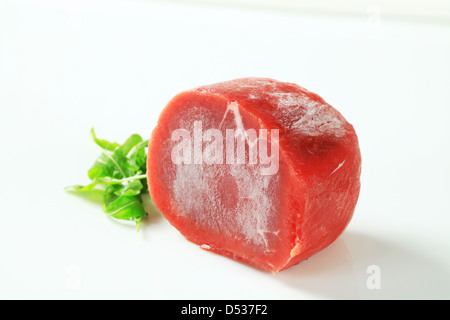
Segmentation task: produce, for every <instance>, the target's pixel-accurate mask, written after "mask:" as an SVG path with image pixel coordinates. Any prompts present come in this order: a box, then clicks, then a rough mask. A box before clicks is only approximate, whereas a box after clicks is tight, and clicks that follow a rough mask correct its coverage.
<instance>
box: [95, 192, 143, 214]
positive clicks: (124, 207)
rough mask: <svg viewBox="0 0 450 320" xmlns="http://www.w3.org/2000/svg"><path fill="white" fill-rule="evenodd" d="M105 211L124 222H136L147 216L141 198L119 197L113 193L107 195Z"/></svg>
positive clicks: (104, 205)
mask: <svg viewBox="0 0 450 320" xmlns="http://www.w3.org/2000/svg"><path fill="white" fill-rule="evenodd" d="M114 189H115V188H114ZM103 210H104V211H105V213H106V214H108V215H110V216H112V217H114V218H116V219H122V220H135V219H138V218H142V217H143V216H145V215H146V212H145V210H144V207H143V206H142V202H141V199H140V197H139V196H131V197H129V196H125V195H123V196H117V195H116V194H115V193H113V192H111V191H109V192H107V193H106V194H105V198H104V204H103Z"/></svg>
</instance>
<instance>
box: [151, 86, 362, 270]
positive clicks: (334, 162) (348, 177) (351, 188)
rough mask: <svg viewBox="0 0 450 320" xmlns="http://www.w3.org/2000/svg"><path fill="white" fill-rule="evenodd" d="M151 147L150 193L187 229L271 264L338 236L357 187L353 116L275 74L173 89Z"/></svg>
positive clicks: (289, 261) (283, 264) (229, 251)
mask: <svg viewBox="0 0 450 320" xmlns="http://www.w3.org/2000/svg"><path fill="white" fill-rule="evenodd" d="M148 152H149V153H148V162H147V169H148V184H149V190H150V194H151V197H152V199H153V202H154V204H155V205H156V207H157V208H158V209H159V210H160V211H161V212H162V213H163V214H164V216H165V217H166V218H167V220H168V221H169V222H170V223H171V224H172V225H173V226H174V227H175V228H177V229H178V230H179V231H180V232H181V234H183V235H184V237H186V239H188V240H189V241H191V242H193V243H195V244H197V245H199V246H201V248H203V249H206V250H210V251H213V252H215V253H219V254H222V255H225V256H228V257H230V258H233V259H236V260H239V261H242V262H245V263H248V264H250V265H253V266H256V267H258V268H261V269H264V270H269V271H272V272H273V273H276V272H278V271H281V270H283V269H286V268H288V267H290V266H293V265H295V264H298V263H299V262H301V261H302V260H305V259H307V258H308V257H310V256H312V255H313V254H315V253H317V252H318V251H320V250H322V249H324V248H325V247H327V246H328V245H330V244H331V243H332V242H333V241H334V240H336V238H337V237H338V236H339V235H340V234H341V233H342V232H343V231H344V229H345V228H346V226H347V225H348V223H349V222H350V219H351V218H352V215H353V212H354V209H355V206H356V202H357V199H358V195H359V190H360V180H359V179H360V172H361V155H360V151H359V145H358V138H357V136H356V134H355V131H354V129H353V126H352V125H351V124H349V123H348V122H347V121H346V120H345V119H344V117H343V116H342V115H341V114H340V113H339V112H338V111H337V110H335V109H334V108H333V107H331V106H330V105H329V104H327V103H326V102H325V101H324V100H323V99H322V98H321V97H320V96H318V95H317V94H314V93H312V92H310V91H308V90H306V89H304V88H302V87H300V86H298V85H296V84H293V83H286V82H280V81H276V80H273V79H267V78H243V79H236V80H231V81H225V82H221V83H217V84H212V85H207V86H202V87H198V88H195V89H192V90H188V91H185V92H182V93H180V94H178V95H176V96H175V97H174V98H173V99H172V100H171V101H170V102H169V103H168V105H167V106H166V107H165V109H164V110H163V112H162V114H161V115H160V118H159V120H158V124H157V126H156V128H155V129H154V131H153V133H152V136H151V139H150V143H149V150H148Z"/></svg>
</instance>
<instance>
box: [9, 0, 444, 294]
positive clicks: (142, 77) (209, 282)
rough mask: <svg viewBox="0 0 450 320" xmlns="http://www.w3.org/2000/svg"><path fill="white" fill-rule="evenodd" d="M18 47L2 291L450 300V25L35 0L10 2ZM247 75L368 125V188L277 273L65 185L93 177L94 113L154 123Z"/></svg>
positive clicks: (105, 126) (103, 130)
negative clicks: (318, 244) (121, 219)
mask: <svg viewBox="0 0 450 320" xmlns="http://www.w3.org/2000/svg"><path fill="white" fill-rule="evenodd" d="M374 18H375V19H374ZM0 45H1V47H0V108H1V117H0V139H1V147H2V152H1V157H0V167H1V169H2V170H1V177H2V183H1V184H0V196H1V200H2V201H1V202H2V205H1V209H0V298H44V299H46V298H59V299H67V298H88V299H91V298H138V299H141V298H150V299H180V298H186V299H202V298H203V299H205V298H206V299H217V298H223V299H265V298H269V299H348V298H363V299H380V298H387V299H392V298H402V299H404V298H406V299H409V298H413V299H415V298H439V299H440V298H445V299H448V298H450V278H449V270H450V257H449V252H450V250H449V249H450V233H449V226H450V197H449V194H450V183H449V181H450V170H449V163H450V152H449V149H448V148H449V145H450V144H449V143H450V134H449V129H448V122H449V119H450V90H449V85H450V59H449V57H450V26H448V25H442V24H438V25H432V24H429V25H427V24H413V23H406V22H395V21H391V20H388V19H383V16H377V17H373V16H370V15H369V14H367V16H360V17H354V18H352V19H350V18H345V17H343V18H341V17H339V16H336V17H333V16H326V17H321V16H318V15H314V16H307V15H301V14H286V15H282V13H270V12H251V11H248V10H247V11H242V12H235V11H233V10H232V9H224V8H219V7H216V8H214V7H205V8H201V7H187V6H181V5H175V4H170V5H164V4H163V3H152V2H144V1H140V2H134V1H122V2H110V1H104V2H101V1H73V2H67V1H23V0H21V1H1V2H0ZM244 76H264V77H272V78H276V79H279V80H283V81H291V82H295V83H298V84H300V85H302V86H304V87H306V88H307V89H310V90H312V91H314V92H316V93H318V94H320V95H321V96H322V97H324V99H325V100H327V101H328V102H329V103H330V104H332V105H333V106H334V107H336V108H337V109H338V110H340V111H341V112H342V114H343V115H344V116H345V117H346V118H347V119H348V120H349V121H350V122H351V123H353V124H354V126H355V128H356V130H357V133H358V135H359V138H360V144H361V150H362V156H363V172H362V190H361V196H360V200H359V203H358V205H357V208H356V212H355V215H354V218H353V220H352V222H351V223H350V225H349V227H348V229H347V230H346V232H345V233H344V234H343V235H342V236H341V237H340V238H339V239H338V240H337V241H336V242H335V243H334V244H332V245H331V246H330V247H329V248H327V249H326V250H324V251H322V252H320V253H319V254H317V255H315V256H314V257H312V258H311V259H309V260H308V261H305V262H303V263H301V264H300V265H298V266H295V267H293V268H291V269H288V270H286V271H283V272H281V273H279V274H277V275H275V276H274V275H272V274H267V273H265V272H260V271H258V270H255V269H253V268H251V267H248V266H246V265H243V264H240V263H237V262H234V261H232V260H229V259H227V258H223V257H221V256H218V255H215V254H211V253H209V252H206V251H203V250H201V249H199V248H198V247H196V246H195V245H193V244H191V243H189V242H187V241H185V240H184V238H183V237H182V236H181V235H180V234H179V233H178V232H177V231H176V230H175V229H174V228H172V227H171V226H170V225H169V223H168V222H167V221H166V220H165V219H164V218H162V217H161V216H158V215H155V214H153V215H151V217H150V218H149V219H147V221H145V222H144V223H143V226H142V228H141V232H139V233H136V232H135V230H134V228H133V227H130V226H126V225H122V224H118V223H115V222H113V221H111V220H109V219H108V218H107V217H105V216H104V214H103V213H102V211H101V208H100V206H98V205H97V204H95V203H92V202H90V201H87V200H84V199H81V198H78V197H76V196H74V195H71V194H67V193H65V192H64V191H63V188H64V187H65V186H67V185H71V184H78V183H86V182H87V181H88V180H87V176H86V171H87V169H88V168H89V167H90V165H91V164H92V162H93V160H94V159H95V158H96V156H97V150H96V148H95V147H94V146H92V145H91V144H90V141H89V139H88V132H89V130H90V128H91V126H95V128H96V130H97V133H98V135H99V136H100V137H104V138H108V139H111V140H117V141H122V140H123V139H125V138H126V137H127V136H128V135H129V134H131V133H134V132H136V133H140V134H142V135H143V136H149V135H150V133H151V131H152V129H153V127H154V125H155V123H156V119H157V117H158V115H159V113H160V111H161V109H162V108H163V107H164V105H165V104H166V103H167V101H168V100H169V99H170V98H171V97H172V96H173V95H175V94H176V93H178V92H179V91H182V90H184V89H188V88H191V87H195V86H197V85H201V84H209V83H213V82H217V81H222V80H227V79H233V78H237V77H244ZM372 265H375V266H378V267H379V270H380V272H381V274H380V275H381V278H380V280H381V288H380V289H369V288H368V287H367V280H368V278H369V277H370V274H368V273H367V270H368V268H369V270H370V266H372Z"/></svg>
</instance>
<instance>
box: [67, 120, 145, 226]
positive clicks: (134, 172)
mask: <svg viewBox="0 0 450 320" xmlns="http://www.w3.org/2000/svg"><path fill="white" fill-rule="evenodd" d="M90 136H91V139H92V141H93V142H94V143H95V145H96V146H97V147H99V149H100V151H101V154H100V155H99V156H98V158H97V159H96V161H95V162H94V164H93V165H92V166H91V168H90V169H89V170H88V177H89V179H90V180H91V182H90V183H89V184H87V185H85V186H81V185H74V186H70V187H67V188H66V190H67V191H72V192H75V193H76V194H83V193H90V192H93V191H96V192H99V191H100V190H101V192H102V193H103V211H104V212H105V213H106V214H107V215H109V216H111V217H113V218H115V219H121V220H131V221H135V222H136V230H137V231H139V228H140V225H141V222H142V218H143V217H144V216H146V215H147V213H146V211H145V209H144V206H143V204H142V203H143V201H142V196H144V195H148V187H147V175H146V171H147V168H146V162H147V151H146V148H147V145H148V140H146V141H143V139H142V137H141V136H140V135H137V134H133V135H131V136H130V137H129V138H128V139H127V140H126V141H125V142H124V143H123V144H122V145H120V144H118V143H116V142H109V141H107V140H103V139H99V138H98V137H97V136H96V134H95V131H94V129H93V128H92V130H91V132H90Z"/></svg>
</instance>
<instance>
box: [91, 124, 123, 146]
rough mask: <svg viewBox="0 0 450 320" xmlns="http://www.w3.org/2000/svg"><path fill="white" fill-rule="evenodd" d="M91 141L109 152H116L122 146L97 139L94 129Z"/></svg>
mask: <svg viewBox="0 0 450 320" xmlns="http://www.w3.org/2000/svg"><path fill="white" fill-rule="evenodd" d="M91 139H92V140H93V141H94V142H95V143H96V144H97V145H98V146H99V147H100V148H102V149H104V150H108V151H114V150H116V149H117V148H118V147H120V145H119V144H118V143H116V142H109V141H107V140H103V139H99V138H97V135H96V134H95V131H94V128H92V129H91Z"/></svg>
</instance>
